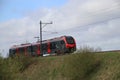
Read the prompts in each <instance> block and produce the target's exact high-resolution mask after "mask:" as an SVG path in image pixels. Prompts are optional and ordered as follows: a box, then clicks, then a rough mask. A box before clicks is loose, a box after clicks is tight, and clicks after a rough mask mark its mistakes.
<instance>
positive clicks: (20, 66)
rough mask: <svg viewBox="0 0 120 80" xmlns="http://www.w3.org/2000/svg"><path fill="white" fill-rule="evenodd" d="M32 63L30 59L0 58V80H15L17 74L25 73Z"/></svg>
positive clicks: (24, 57) (20, 57)
mask: <svg viewBox="0 0 120 80" xmlns="http://www.w3.org/2000/svg"><path fill="white" fill-rule="evenodd" d="M31 62H32V59H31V58H30V57H26V56H19V57H18V56H16V57H13V58H7V59H3V58H0V80H14V79H16V78H17V74H18V73H20V72H23V71H24V70H25V69H26V68H27V67H28V66H29V65H30V64H31Z"/></svg>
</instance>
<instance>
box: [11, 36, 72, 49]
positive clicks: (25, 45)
mask: <svg viewBox="0 0 120 80" xmlns="http://www.w3.org/2000/svg"><path fill="white" fill-rule="evenodd" d="M65 37H72V36H61V37H55V38H52V39H47V40H43V41H42V44H44V43H47V42H53V41H59V40H63V39H64V38H65ZM30 45H40V41H38V42H35V43H25V44H20V45H13V46H12V47H11V48H10V49H14V48H22V47H27V46H30Z"/></svg>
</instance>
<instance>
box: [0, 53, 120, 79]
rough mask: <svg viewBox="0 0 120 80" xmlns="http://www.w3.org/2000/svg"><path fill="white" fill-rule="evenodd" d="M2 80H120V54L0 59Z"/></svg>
mask: <svg viewBox="0 0 120 80" xmlns="http://www.w3.org/2000/svg"><path fill="white" fill-rule="evenodd" d="M0 80H120V52H101V53H91V52H77V53H76V54H70V55H62V56H49V57H24V56H20V57H14V58H7V59H3V58H0Z"/></svg>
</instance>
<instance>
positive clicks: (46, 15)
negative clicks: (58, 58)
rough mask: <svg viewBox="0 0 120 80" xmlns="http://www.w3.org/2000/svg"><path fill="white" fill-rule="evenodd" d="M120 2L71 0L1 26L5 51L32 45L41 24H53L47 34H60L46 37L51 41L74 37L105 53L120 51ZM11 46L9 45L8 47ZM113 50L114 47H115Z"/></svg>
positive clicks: (79, 41) (80, 42) (116, 0)
mask: <svg viewBox="0 0 120 80" xmlns="http://www.w3.org/2000/svg"><path fill="white" fill-rule="evenodd" d="M119 13H120V1H119V0H69V1H68V3H67V4H65V5H64V6H62V7H61V8H52V9H48V8H44V9H43V8H42V9H41V8H40V9H39V10H37V11H34V12H31V13H28V14H27V15H25V17H23V18H21V19H12V20H9V21H7V22H4V23H0V30H1V31H0V34H1V35H2V37H1V42H0V44H5V45H4V46H3V47H1V48H6V47H7V48H9V47H10V45H12V44H13V43H14V42H15V43H21V42H25V41H26V40H28V41H30V42H32V41H33V40H35V39H34V37H35V36H38V35H39V21H40V20H42V21H43V22H51V21H53V24H52V25H47V26H46V27H45V28H44V29H43V30H45V31H51V32H52V31H53V32H54V31H58V32H59V34H54V35H49V34H44V33H43V34H44V35H45V36H46V37H44V38H45V39H48V38H50V37H55V36H60V35H72V36H73V37H75V38H76V41H77V44H78V45H82V44H88V45H91V46H94V47H96V45H98V46H100V47H102V48H103V49H120V48H119V47H120V46H119V43H120V41H119V39H120V37H119V34H120V31H119V26H120V14H119ZM106 41H107V42H106ZM6 42H8V45H7V44H6ZM111 46H112V47H111Z"/></svg>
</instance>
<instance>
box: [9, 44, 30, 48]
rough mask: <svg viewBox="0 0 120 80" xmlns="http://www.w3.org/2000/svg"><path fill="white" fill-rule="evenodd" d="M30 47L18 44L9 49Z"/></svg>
mask: <svg viewBox="0 0 120 80" xmlns="http://www.w3.org/2000/svg"><path fill="white" fill-rule="evenodd" d="M30 45H31V43H25V44H20V45H13V46H12V47H11V49H14V48H22V47H27V46H30Z"/></svg>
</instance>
